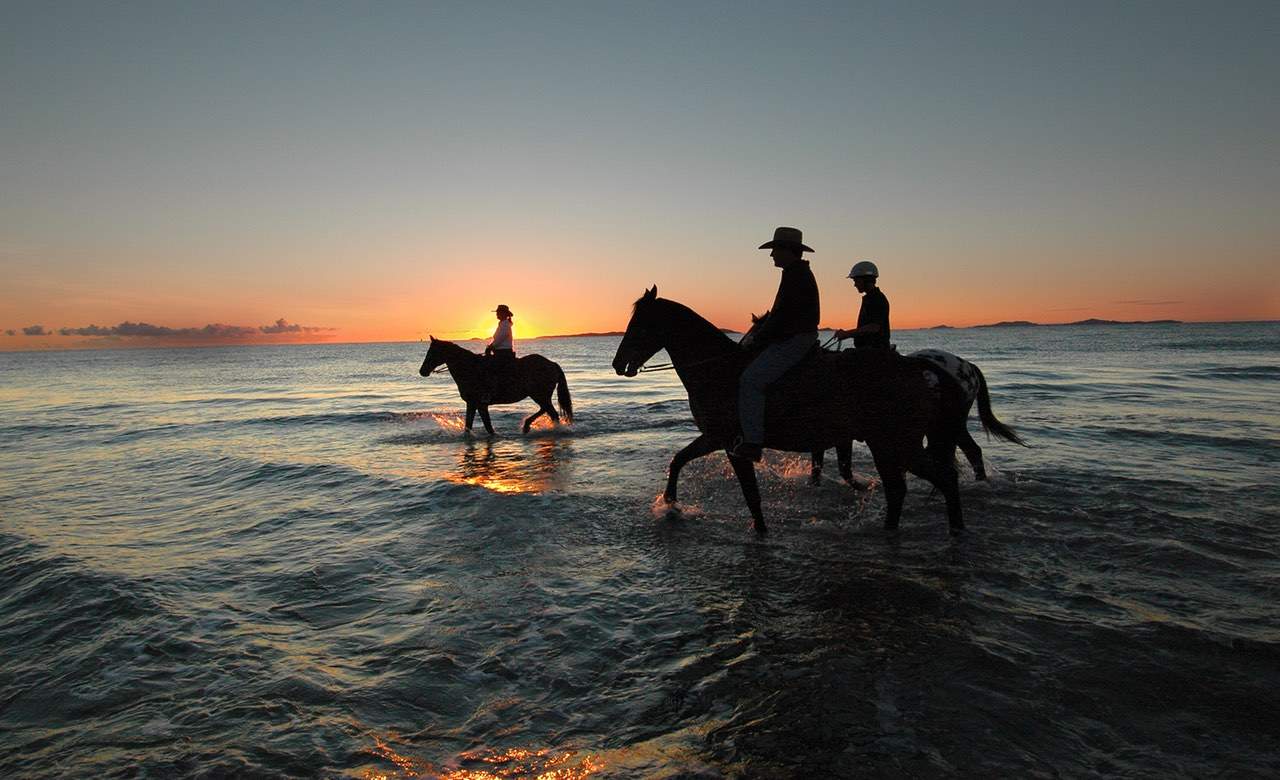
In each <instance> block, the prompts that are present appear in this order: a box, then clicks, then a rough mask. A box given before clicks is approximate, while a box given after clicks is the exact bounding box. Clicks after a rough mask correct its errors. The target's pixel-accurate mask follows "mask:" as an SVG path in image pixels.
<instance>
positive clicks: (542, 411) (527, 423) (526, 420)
mask: <svg viewBox="0 0 1280 780" xmlns="http://www.w3.org/2000/svg"><path fill="white" fill-rule="evenodd" d="M546 411H547V410H546V409H539V410H538V411H536V412H534V413H533V414H531V415H529V416H528V417H526V418H524V432H525V433H528V432H529V429H530V428H532V427H533V421H534V420H536V419H538V418H539V417H541V416H542V415H544V414H546Z"/></svg>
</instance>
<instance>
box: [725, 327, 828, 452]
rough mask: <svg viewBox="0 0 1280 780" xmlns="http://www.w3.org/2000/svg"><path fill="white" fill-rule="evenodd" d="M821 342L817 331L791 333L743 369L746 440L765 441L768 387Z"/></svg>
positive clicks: (741, 416)
mask: <svg viewBox="0 0 1280 780" xmlns="http://www.w3.org/2000/svg"><path fill="white" fill-rule="evenodd" d="M817 341H818V332H817V331H814V332H812V333H801V334H798V335H795V336H788V337H787V338H785V339H783V340H782V341H777V342H774V343H773V344H770V345H769V346H767V347H765V348H764V351H763V352H761V353H760V354H759V355H757V356H756V359H755V360H753V361H751V365H749V366H747V369H746V370H745V371H743V372H742V376H741V378H739V379H738V420H739V422H740V423H741V425H742V440H743V441H744V442H747V443H749V444H763V443H764V393H765V389H766V388H768V387H769V385H771V384H773V383H774V382H776V381H778V380H779V379H780V378H781V377H782V375H783V374H785V373H787V372H788V371H790V370H791V369H792V368H793V367H795V365H796V364H797V363H799V362H800V361H801V360H802V359H803V358H804V356H805V355H807V354H809V350H811V349H813V345H814V344H815V343H817Z"/></svg>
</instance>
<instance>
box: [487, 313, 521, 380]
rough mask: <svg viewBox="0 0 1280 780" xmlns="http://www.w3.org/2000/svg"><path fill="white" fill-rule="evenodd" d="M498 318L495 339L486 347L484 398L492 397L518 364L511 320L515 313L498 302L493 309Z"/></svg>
mask: <svg viewBox="0 0 1280 780" xmlns="http://www.w3.org/2000/svg"><path fill="white" fill-rule="evenodd" d="M493 313H494V314H495V315H496V316H497V318H498V327H497V328H495V329H494V331H493V339H491V340H490V341H489V345H488V346H487V347H485V348H484V354H485V357H486V358H487V359H486V360H485V361H484V392H483V400H485V401H486V402H487V401H488V400H489V399H492V398H493V397H494V395H495V394H497V392H498V388H499V386H500V384H501V383H502V381H503V380H504V379H507V378H508V377H509V376H510V374H511V371H512V369H513V368H515V365H516V348H515V342H514V340H513V339H512V336H511V320H512V318H514V317H515V313H514V312H512V311H511V309H509V308H507V305H506V304H505V303H500V304H498V308H496V309H494V310H493Z"/></svg>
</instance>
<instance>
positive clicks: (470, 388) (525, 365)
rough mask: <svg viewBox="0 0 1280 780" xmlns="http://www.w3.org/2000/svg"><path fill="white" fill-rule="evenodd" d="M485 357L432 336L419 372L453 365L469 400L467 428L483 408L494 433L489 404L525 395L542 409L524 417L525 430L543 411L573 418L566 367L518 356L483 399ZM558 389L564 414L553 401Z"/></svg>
mask: <svg viewBox="0 0 1280 780" xmlns="http://www.w3.org/2000/svg"><path fill="white" fill-rule="evenodd" d="M484 360H485V358H483V357H481V356H480V355H477V354H476V353H474V352H472V351H471V350H469V349H466V348H464V347H460V346H458V345H457V344H454V343H453V342H452V341H444V340H441V339H437V338H436V337H435V336H432V337H431V346H430V347H429V348H428V349H427V356H426V358H424V359H423V361H422V368H419V369H418V373H419V374H422V375H423V376H427V375H429V374H430V373H431V372H432V371H435V370H436V369H437V368H439V367H440V366H442V365H447V366H448V367H449V373H450V374H451V375H452V376H453V381H454V384H456V385H457V386H458V395H459V396H461V397H462V400H464V401H466V402H467V430H468V431H469V430H471V424H472V423H473V422H474V421H475V417H476V412H477V411H478V412H480V421H481V422H483V423H484V429H485V431H487V432H488V433H489V435H490V436H492V435H493V423H491V422H490V421H489V407H490V406H491V405H493V404H514V403H518V402H520V401H523V400H524V399H525V398H532V399H533V400H534V402H535V403H537V404H538V411H536V412H534V413H533V414H531V415H529V416H528V417H526V418H524V432H525V433H528V432H529V426H531V425H533V421H534V420H536V419H538V418H539V417H541V416H542V415H544V414H546V415H550V417H551V419H552V420H553V421H554V422H557V423H559V422H560V417H561V415H563V416H564V421H565V422H567V423H571V422H573V399H572V398H571V397H570V396H569V384H568V382H566V381H565V378H564V371H562V370H561V369H560V365H559V364H558V363H555V362H554V361H551V360H547V359H546V358H544V357H543V356H542V355H528V356H526V357H522V358H518V359H516V361H515V362H514V364H513V366H512V368H511V369H510V370H509V371H508V372H507V374H506V376H503V377H501V381H500V382H499V383H498V385H497V387H496V392H495V393H494V395H493V397H492V398H491V399H489V400H488V402H487V403H482V402H481V401H482V400H484V399H483V394H484V392H485V382H484V375H483V373H482V371H483V361H484ZM553 390H554V391H556V396H557V400H558V401H559V402H560V414H557V413H556V410H555V407H553V406H552V405H551V393H552V391H553Z"/></svg>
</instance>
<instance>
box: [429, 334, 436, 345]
mask: <svg viewBox="0 0 1280 780" xmlns="http://www.w3.org/2000/svg"><path fill="white" fill-rule="evenodd" d="M427 338H429V339H431V343H432V344H434V343H436V337H435V336H432V335H430V334H428V335H427Z"/></svg>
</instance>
